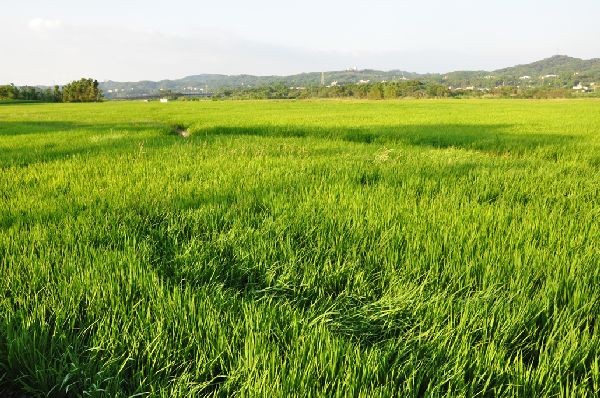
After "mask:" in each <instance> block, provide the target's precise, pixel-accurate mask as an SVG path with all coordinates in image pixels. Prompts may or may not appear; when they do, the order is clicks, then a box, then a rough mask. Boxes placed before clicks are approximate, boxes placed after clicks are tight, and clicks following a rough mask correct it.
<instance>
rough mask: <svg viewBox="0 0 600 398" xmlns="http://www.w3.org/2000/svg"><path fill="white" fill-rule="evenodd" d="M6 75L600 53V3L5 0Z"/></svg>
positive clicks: (275, 69)
mask: <svg viewBox="0 0 600 398" xmlns="http://www.w3.org/2000/svg"><path fill="white" fill-rule="evenodd" d="M2 3H3V4H2V5H1V6H0V54H2V56H1V57H2V58H1V60H0V84H6V83H15V84H17V85H25V84H30V85H36V84H48V85H49V84H62V83H66V82H68V81H71V80H75V79H79V78H81V77H92V78H95V79H98V80H100V81H104V80H116V81H139V80H161V79H176V78H181V77H184V76H189V75H195V74H202V73H221V74H254V75H273V74H277V75H285V74H294V73H301V72H313V71H317V72H318V71H328V70H342V69H347V68H351V67H357V68H359V69H367V68H369V69H382V70H391V69H399V70H404V71H409V72H420V73H425V72H441V73H443V72H449V71H453V70H481V69H484V70H493V69H498V68H502V67H506V66H512V65H515V64H522V63H528V62H532V61H536V60H539V59H542V58H546V57H549V56H552V55H555V54H565V55H570V56H574V57H579V58H597V57H600V40H598V38H600V0H569V1H565V0H543V1H542V0H539V1H538V0H502V1H499V0H452V1H449V0H419V1H403V0H397V1H392V0H370V1H364V0H363V1H356V0H345V1H339V0H329V1H326V0H318V1H317V0H303V1H293V2H292V1H286V0H278V1H277V0H254V1H242V0H220V1H192V0H164V1H155V0H102V1H96V0H86V1H83V0H52V1H49V0H19V1H8V0H3V1H2Z"/></svg>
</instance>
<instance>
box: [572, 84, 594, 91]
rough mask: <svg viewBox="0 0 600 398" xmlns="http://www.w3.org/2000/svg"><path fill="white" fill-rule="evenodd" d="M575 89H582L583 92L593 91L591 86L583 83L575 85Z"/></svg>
mask: <svg viewBox="0 0 600 398" xmlns="http://www.w3.org/2000/svg"><path fill="white" fill-rule="evenodd" d="M573 90H575V91H581V92H582V93H589V92H590V91H592V90H591V89H590V87H589V86H584V85H583V84H581V83H577V85H576V86H573Z"/></svg>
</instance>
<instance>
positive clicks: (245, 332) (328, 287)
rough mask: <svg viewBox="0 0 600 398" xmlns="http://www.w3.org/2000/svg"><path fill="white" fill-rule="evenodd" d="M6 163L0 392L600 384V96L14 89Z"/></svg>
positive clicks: (308, 391)
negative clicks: (57, 98)
mask: <svg viewBox="0 0 600 398" xmlns="http://www.w3.org/2000/svg"><path fill="white" fill-rule="evenodd" d="M182 131H185V132H187V133H189V137H183V136H182V134H180V133H181V132H182ZM0 171H1V172H0V274H1V277H0V395H2V394H4V395H7V394H17V393H19V394H20V393H25V394H27V395H28V396H29V395H31V396H46V395H49V396H81V395H90V396H131V395H134V394H139V395H138V396H163V397H184V396H213V395H214V396H232V395H239V396H273V397H284V396H298V397H304V396H330V397H345V396H361V397H377V396H380V397H388V396H407V397H421V396H475V395H477V396H522V397H531V396H592V395H595V394H600V329H599V325H598V317H599V316H600V222H599V220H600V101H597V100H558V101H556V100H555V101H525V100H422V101H415V100H402V101H341V100H335V101H327V100H321V101H279V102H278V101H239V102H236V101H199V102H170V103H166V104H160V103H156V102H150V103H141V102H137V103H136V102H122V103H118V102H107V103H94V104H46V105H41V104H14V105H12V104H0Z"/></svg>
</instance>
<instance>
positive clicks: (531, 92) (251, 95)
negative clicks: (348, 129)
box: [213, 80, 575, 100]
mask: <svg viewBox="0 0 600 398" xmlns="http://www.w3.org/2000/svg"><path fill="white" fill-rule="evenodd" d="M574 95H575V94H574V93H573V90H570V89H568V88H558V87H519V86H502V87H494V88H469V89H462V88H458V89H453V88H450V87H449V86H447V85H443V84H439V83H436V82H423V81H419V80H403V81H392V82H376V83H362V84H357V83H354V84H344V85H334V86H309V87H286V86H285V85H283V84H280V83H279V84H271V85H267V86H262V87H253V88H229V89H222V90H220V91H217V92H216V93H215V95H214V97H213V98H214V99H309V98H356V99H372V100H379V99H396V98H471V97H492V98H570V97H572V96H574Z"/></svg>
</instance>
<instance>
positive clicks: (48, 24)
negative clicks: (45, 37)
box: [28, 18, 62, 32]
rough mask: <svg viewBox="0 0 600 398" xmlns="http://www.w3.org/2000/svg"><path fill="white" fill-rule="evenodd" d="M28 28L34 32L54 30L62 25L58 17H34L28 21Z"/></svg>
mask: <svg viewBox="0 0 600 398" xmlns="http://www.w3.org/2000/svg"><path fill="white" fill-rule="evenodd" d="M28 26H29V29H31V30H33V31H34V32H45V31H48V30H56V29H59V28H61V27H62V21H60V20H58V19H44V18H34V19H32V20H30V21H29V24H28Z"/></svg>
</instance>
